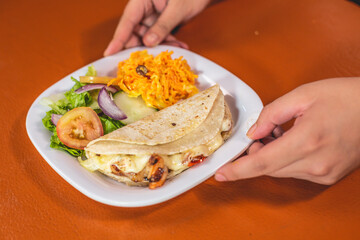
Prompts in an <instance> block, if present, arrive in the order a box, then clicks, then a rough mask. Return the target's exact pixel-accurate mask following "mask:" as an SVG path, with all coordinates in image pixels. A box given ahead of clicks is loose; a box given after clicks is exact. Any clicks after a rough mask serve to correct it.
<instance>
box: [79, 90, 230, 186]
mask: <svg viewBox="0 0 360 240" xmlns="http://www.w3.org/2000/svg"><path fill="white" fill-rule="evenodd" d="M232 125H233V122H232V118H231V113H230V110H229V108H228V106H227V104H226V102H225V100H224V95H223V93H222V92H221V90H220V87H219V85H215V86H213V87H211V88H208V89H206V90H204V91H202V92H200V93H198V94H196V95H194V96H192V97H190V98H188V99H185V100H182V101H179V102H178V103H176V104H174V105H172V106H170V107H167V108H165V109H163V110H161V111H158V112H155V113H154V114H152V115H149V116H147V117H145V118H143V119H142V120H139V121H137V122H134V123H132V124H129V125H127V126H125V127H122V128H120V129H117V130H115V131H113V132H111V133H109V134H107V135H104V136H102V137H100V138H98V139H95V140H93V141H91V142H90V143H89V144H88V145H87V146H86V148H85V153H86V157H87V159H85V160H83V159H80V158H79V161H80V163H81V165H83V166H84V167H86V168H87V169H89V170H92V171H95V170H98V171H100V172H102V173H104V174H105V175H107V176H109V177H111V178H113V179H116V180H118V181H120V182H124V183H126V184H128V185H137V186H146V185H148V186H149V188H150V189H153V188H157V187H160V186H162V185H163V184H164V182H165V180H166V179H169V178H172V177H174V176H175V175H177V174H179V173H181V172H182V171H184V170H186V169H188V168H189V167H191V166H193V165H195V164H197V163H200V162H203V161H206V158H207V157H208V156H210V155H211V154H212V153H213V152H214V151H215V150H217V149H218V148H219V147H220V146H221V145H222V144H223V143H224V141H225V140H226V139H227V138H228V137H229V136H230V134H231V130H232Z"/></svg>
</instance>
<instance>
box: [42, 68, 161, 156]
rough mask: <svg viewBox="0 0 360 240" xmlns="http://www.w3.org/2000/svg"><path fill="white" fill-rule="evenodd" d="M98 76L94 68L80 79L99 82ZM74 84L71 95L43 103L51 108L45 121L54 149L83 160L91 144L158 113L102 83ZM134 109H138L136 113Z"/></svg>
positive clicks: (51, 97) (52, 96) (52, 98)
mask: <svg viewBox="0 0 360 240" xmlns="http://www.w3.org/2000/svg"><path fill="white" fill-rule="evenodd" d="M96 74H97V73H96V70H95V68H94V67H93V66H90V67H89V68H88V71H87V73H86V75H85V76H81V77H80V79H81V78H82V77H86V78H88V80H89V79H91V78H96V77H97V76H95V75H96ZM98 78H99V79H101V78H102V77H98ZM72 80H73V81H74V83H75V84H74V86H73V87H72V88H71V89H70V90H69V91H66V92H64V93H56V94H53V95H51V96H48V97H46V98H43V99H42V100H41V104H43V105H46V106H48V107H50V108H51V110H49V111H47V113H46V115H45V117H44V118H43V120H42V122H43V125H44V126H45V128H47V129H48V130H49V131H50V132H51V133H52V136H51V138H50V147H52V148H54V149H59V150H63V151H66V152H68V153H69V154H71V155H72V156H75V157H78V156H83V155H84V150H83V149H84V147H85V146H86V145H87V143H88V142H89V141H91V140H94V139H95V138H97V137H100V136H102V135H103V134H107V133H110V132H111V131H114V130H116V129H118V128H120V127H123V126H124V125H125V124H129V123H131V122H134V121H137V120H139V119H141V118H143V117H145V116H147V115H149V114H152V113H153V112H156V111H157V110H156V109H154V108H152V107H151V108H150V107H147V106H146V104H145V102H144V101H143V100H142V99H141V98H140V99H137V98H130V97H129V96H128V95H127V94H125V95H124V94H122V93H124V92H123V91H119V88H118V87H116V86H107V84H105V83H100V81H97V82H96V83H94V84H86V83H81V82H80V81H78V80H77V79H75V78H72ZM106 83H107V82H106ZM134 102H135V103H136V104H134ZM134 107H136V108H138V109H137V110H134V109H133V108H134ZM122 108H123V109H124V111H123V110H122Z"/></svg>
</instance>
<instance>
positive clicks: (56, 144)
mask: <svg viewBox="0 0 360 240" xmlns="http://www.w3.org/2000/svg"><path fill="white" fill-rule="evenodd" d="M50 147H51V148H54V149H59V150H63V151H65V152H67V153H69V154H70V155H72V156H74V157H80V156H83V155H84V150H78V149H74V148H70V147H68V146H66V145H65V144H63V143H62V142H61V141H60V139H59V137H58V135H57V133H56V130H55V131H53V135H52V136H51V138H50Z"/></svg>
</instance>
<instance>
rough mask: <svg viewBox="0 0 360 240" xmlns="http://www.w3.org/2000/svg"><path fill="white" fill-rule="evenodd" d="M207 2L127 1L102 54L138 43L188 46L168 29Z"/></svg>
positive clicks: (182, 0) (208, 0)
mask: <svg viewBox="0 0 360 240" xmlns="http://www.w3.org/2000/svg"><path fill="white" fill-rule="evenodd" d="M209 2H210V0H196V1H194V0H130V1H129V3H128V4H127V5H126V7H125V10H124V13H123V15H122V17H121V19H120V22H119V24H118V26H117V28H116V31H115V34H114V36H113V39H112V40H111V42H110V43H109V45H108V47H107V48H106V50H105V52H104V55H105V56H108V55H111V54H114V53H116V52H117V51H119V50H121V49H123V48H131V47H135V46H140V45H145V46H148V47H153V46H156V45H158V44H159V43H161V42H164V43H165V44H168V45H174V46H178V47H182V48H188V46H187V44H185V43H183V42H181V41H179V40H177V39H176V38H175V37H174V36H173V35H171V31H172V30H173V29H174V28H175V27H176V26H178V25H179V24H180V23H184V22H186V21H188V20H190V19H191V18H192V17H194V16H195V15H197V14H198V13H200V12H201V11H202V10H203V9H204V8H205V7H206V6H207V5H208V4H209Z"/></svg>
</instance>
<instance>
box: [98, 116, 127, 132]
mask: <svg viewBox="0 0 360 240" xmlns="http://www.w3.org/2000/svg"><path fill="white" fill-rule="evenodd" d="M99 118H100V121H101V124H102V125H103V129H104V134H108V133H110V132H112V131H114V130H116V129H119V128H121V127H123V126H125V124H123V123H122V122H120V121H118V120H114V119H112V118H110V117H108V116H106V115H102V116H99Z"/></svg>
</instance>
